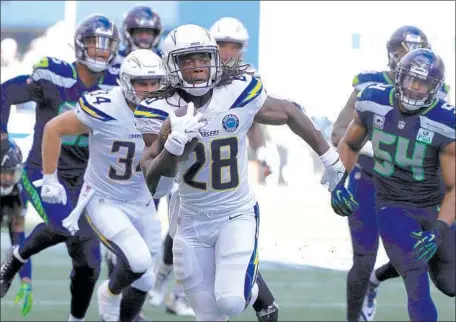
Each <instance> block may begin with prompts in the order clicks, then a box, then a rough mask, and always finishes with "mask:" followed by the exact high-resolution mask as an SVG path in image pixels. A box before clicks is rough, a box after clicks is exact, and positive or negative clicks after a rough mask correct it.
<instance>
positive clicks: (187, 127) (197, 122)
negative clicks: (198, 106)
mask: <svg viewBox="0 0 456 322" xmlns="http://www.w3.org/2000/svg"><path fill="white" fill-rule="evenodd" d="M169 119H170V122H171V134H170V135H169V136H168V138H167V139H166V142H165V149H166V150H168V152H170V153H172V154H174V155H177V156H180V155H182V153H183V152H184V148H185V145H186V144H187V143H188V142H190V141H191V140H193V139H195V138H196V139H198V140H199V139H201V134H200V132H199V130H200V129H201V128H202V127H203V126H204V125H205V124H206V123H205V122H203V115H202V114H201V113H199V112H197V113H196V114H195V106H194V105H193V103H191V102H190V103H189V104H188V106H187V113H186V114H185V115H183V116H180V117H179V116H176V114H174V113H170V115H169Z"/></svg>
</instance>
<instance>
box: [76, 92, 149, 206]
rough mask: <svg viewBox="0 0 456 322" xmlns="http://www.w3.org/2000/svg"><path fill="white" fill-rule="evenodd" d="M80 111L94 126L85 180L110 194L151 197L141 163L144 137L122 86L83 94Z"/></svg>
mask: <svg viewBox="0 0 456 322" xmlns="http://www.w3.org/2000/svg"><path fill="white" fill-rule="evenodd" d="M76 115H77V117H78V119H79V120H80V121H81V122H82V123H83V124H84V125H85V126H87V127H88V128H90V133H89V149H90V156H89V161H88V165H87V169H86V172H85V175H84V181H85V182H86V183H87V184H88V185H89V186H90V187H92V188H93V189H95V190H96V191H97V192H98V193H99V194H100V195H104V196H105V197H106V198H110V199H114V200H118V201H126V202H141V201H145V202H147V201H148V200H150V199H151V195H150V192H149V190H148V189H147V186H146V182H145V180H144V175H143V173H142V171H141V168H140V165H139V162H140V159H141V155H142V153H143V150H144V148H145V144H144V140H143V138H142V134H141V133H140V132H139V131H138V130H137V128H136V121H135V117H134V115H133V112H132V111H131V110H130V108H129V107H128V105H127V103H126V101H125V99H124V96H123V94H122V90H121V89H120V87H115V88H114V89H112V90H111V91H109V92H106V91H95V92H89V93H87V94H85V95H83V96H82V97H81V98H80V99H79V102H78V104H77V105H76Z"/></svg>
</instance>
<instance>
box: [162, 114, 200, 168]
mask: <svg viewBox="0 0 456 322" xmlns="http://www.w3.org/2000/svg"><path fill="white" fill-rule="evenodd" d="M196 112H197V111H196V109H195V112H194V114H193V115H196ZM186 113H187V106H184V107H180V108H179V109H177V110H175V111H174V114H176V116H177V117H181V116H183V115H185V114H186ZM170 133H171V121H170V120H169V118H167V119H166V120H165V122H163V124H162V126H161V128H160V133H159V136H158V140H159V143H160V148H161V149H164V148H165V142H166V139H167V138H168V135H169V134H170ZM197 143H198V139H193V140H192V141H190V142H189V143H187V144H186V145H185V148H184V153H182V155H181V156H180V157H179V161H184V160H187V159H188V157H189V156H190V154H191V153H192V152H193V151H194V150H195V147H196V144H197Z"/></svg>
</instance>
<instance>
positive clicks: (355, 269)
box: [332, 26, 448, 321]
mask: <svg viewBox="0 0 456 322" xmlns="http://www.w3.org/2000/svg"><path fill="white" fill-rule="evenodd" d="M386 48H387V54H388V67H389V70H388V71H379V72H366V73H361V74H358V75H357V76H355V78H354V80H353V87H354V90H353V93H352V94H351V96H350V98H349V100H348V102H347V103H346V105H345V107H344V109H343V110H342V111H341V112H340V114H339V117H338V119H337V121H336V123H335V124H334V126H333V132H332V143H333V144H334V145H335V146H337V144H338V143H339V141H340V139H341V138H342V136H343V134H344V133H345V130H346V129H347V127H348V125H349V123H350V121H351V120H352V119H353V111H354V110H355V102H356V96H357V94H358V93H359V92H361V90H363V89H364V88H366V87H367V86H369V85H371V84H374V83H380V84H385V85H392V84H393V83H394V82H393V80H394V77H395V76H394V75H395V71H396V67H397V64H398V62H399V60H400V59H401V58H402V57H403V56H404V55H405V54H406V53H407V52H409V51H410V50H412V49H414V48H430V45H429V42H428V40H427V37H426V35H425V34H424V33H423V32H422V31H421V30H420V29H418V28H416V27H413V26H403V27H400V28H399V29H397V30H396V31H395V32H394V33H393V34H392V36H391V37H390V39H389V41H388V42H387V44H386ZM447 93H448V86H446V85H445V84H443V86H442V88H441V89H440V91H439V93H438V96H439V97H440V98H445V97H446V95H447ZM372 155H373V152H372V145H371V144H370V142H368V143H367V144H366V145H365V146H364V147H363V149H362V150H361V151H360V154H359V157H358V162H357V164H356V165H355V168H354V170H353V171H352V172H351V173H350V178H349V189H350V191H351V193H352V194H353V195H354V196H355V199H356V200H358V201H359V203H360V207H359V208H358V210H357V211H356V212H355V213H354V214H353V216H350V217H349V219H348V224H349V228H350V234H351V239H352V245H353V264H352V267H351V269H350V271H349V273H348V276H347V319H348V321H357V320H358V319H361V320H365V321H372V320H373V318H374V316H375V312H376V308H377V302H376V296H377V287H378V285H379V283H380V281H385V280H387V279H389V278H394V277H398V276H399V274H398V273H397V271H396V269H395V268H394V266H393V265H392V264H391V263H388V264H385V265H383V266H381V267H379V268H378V269H377V270H375V271H373V269H374V265H375V260H376V257H377V250H378V227H377V221H376V217H375V188H374V184H373V180H372V171H373V170H372V168H373V159H372ZM363 299H364V300H363Z"/></svg>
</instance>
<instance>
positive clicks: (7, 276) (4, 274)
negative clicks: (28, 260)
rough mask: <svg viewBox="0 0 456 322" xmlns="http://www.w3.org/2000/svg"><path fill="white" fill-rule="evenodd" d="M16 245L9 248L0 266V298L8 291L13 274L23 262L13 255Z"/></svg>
mask: <svg viewBox="0 0 456 322" xmlns="http://www.w3.org/2000/svg"><path fill="white" fill-rule="evenodd" d="M17 247H19V246H16V247H13V248H12V249H11V251H10V252H9V253H8V255H7V256H6V259H5V261H4V262H3V263H2V266H1V268H0V298H3V297H4V296H5V295H6V293H8V290H9V288H10V286H11V283H13V279H14V276H16V274H17V272H19V270H20V269H21V267H22V265H24V263H22V262H21V261H20V260H18V259H17V258H16V257H15V256H14V255H13V252H14V250H15V249H16V248H17Z"/></svg>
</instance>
